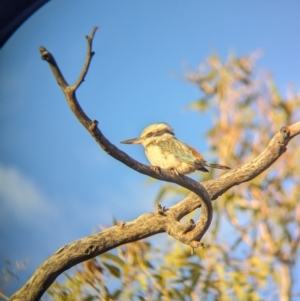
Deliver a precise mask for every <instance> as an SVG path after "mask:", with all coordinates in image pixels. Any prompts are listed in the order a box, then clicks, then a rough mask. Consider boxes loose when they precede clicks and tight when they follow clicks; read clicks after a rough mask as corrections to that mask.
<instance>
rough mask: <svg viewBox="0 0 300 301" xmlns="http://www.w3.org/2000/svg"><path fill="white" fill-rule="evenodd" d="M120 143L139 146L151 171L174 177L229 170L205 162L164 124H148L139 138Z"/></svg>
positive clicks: (222, 166)
mask: <svg viewBox="0 0 300 301" xmlns="http://www.w3.org/2000/svg"><path fill="white" fill-rule="evenodd" d="M120 143H123V144H141V145H142V146H143V147H144V148H145V153H146V157H147V158H148V160H149V162H150V164H151V167H152V168H153V169H157V168H162V169H167V170H170V171H172V172H173V173H175V174H176V175H181V174H189V173H192V172H194V171H196V170H200V171H203V172H208V170H207V169H206V168H205V167H212V168H218V169H230V167H228V166H224V165H220V164H215V163H209V162H207V161H205V160H204V158H203V157H202V155H201V154H200V153H199V152H198V151H197V150H196V149H195V148H193V147H191V146H189V145H187V144H186V143H184V142H182V141H179V140H178V139H177V138H176V137H175V134H174V130H173V129H172V127H171V126H170V125H169V124H167V123H165V122H158V123H154V124H150V125H149V126H147V127H146V128H145V129H144V130H143V131H142V133H141V135H140V137H138V138H133V139H128V140H124V141H121V142H120Z"/></svg>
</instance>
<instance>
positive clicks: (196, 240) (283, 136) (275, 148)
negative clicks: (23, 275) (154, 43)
mask: <svg viewBox="0 0 300 301" xmlns="http://www.w3.org/2000/svg"><path fill="white" fill-rule="evenodd" d="M96 29H97V28H96V27H95V28H94V29H93V31H92V35H91V36H90V37H87V40H88V53H87V58H86V62H85V64H84V68H83V70H82V72H81V74H80V76H79V78H78V80H77V81H76V83H75V84H74V85H73V86H69V85H68V84H67V82H66V80H65V79H64V77H63V75H62V73H61V71H60V70H59V67H58V65H57V64H56V62H55V59H54V57H53V56H52V55H51V53H50V52H48V51H47V50H46V49H45V48H44V47H40V53H41V57H42V59H44V60H46V61H47V62H48V63H49V66H50V68H51V70H52V72H53V75H54V77H55V78H56V80H57V82H58V84H59V86H60V87H61V89H62V91H63V93H64V94H65V97H66V99H67V102H68V104H69V106H70V108H71V110H72V111H73V113H74V114H75V116H76V117H77V118H78V120H79V121H80V122H81V123H82V124H83V126H84V127H85V128H86V129H87V130H88V132H89V133H90V134H91V135H92V136H93V137H94V139H95V140H96V142H97V143H98V144H99V145H100V146H101V148H102V149H103V150H104V151H105V152H107V153H108V154H109V155H111V156H112V157H114V158H115V159H117V160H119V161H121V162H122V163H124V164H126V165H127V166H129V167H130V168H132V169H134V170H136V171H138V172H140V173H143V174H145V175H148V176H151V177H153V178H156V179H158V180H163V181H168V182H172V183H176V184H178V185H181V186H183V187H185V188H187V189H189V190H190V191H192V193H190V194H189V195H188V196H187V197H186V198H185V199H184V200H182V201H181V202H179V203H178V204H176V205H174V206H172V207H171V208H169V209H165V208H162V207H161V206H160V205H159V206H158V208H157V212H153V213H146V214H143V215H141V216H140V217H138V218H137V219H136V220H134V221H131V222H127V223H121V224H120V225H117V226H114V227H111V228H109V229H106V230H104V231H102V232H100V233H98V234H95V235H92V236H89V237H85V238H82V239H80V240H77V241H75V242H72V243H70V244H68V245H66V246H64V247H62V248H60V249H59V250H58V251H57V252H56V253H54V254H53V255H52V256H51V257H49V258H48V259H47V260H46V261H45V262H44V263H43V264H42V265H41V266H40V267H39V268H37V270H36V271H35V273H34V274H33V276H32V277H31V278H30V280H29V281H28V282H27V283H26V284H25V285H24V286H23V287H22V288H21V289H20V290H19V291H17V292H16V293H15V294H14V295H13V296H12V297H11V298H10V299H9V300H22V301H27V300H28V301H29V300H30V301H33V300H35V301H37V300H39V299H40V298H41V296H42V294H43V293H44V292H45V291H46V289H47V288H48V287H49V286H50V285H51V284H52V283H53V281H54V280H55V279H56V277H57V276H59V275H60V274H61V273H62V272H64V271H65V270H67V269H69V268H71V267H72V266H74V265H76V264H78V263H80V262H83V261H85V260H88V259H90V258H93V257H95V256H98V255H100V254H102V253H104V252H107V251H109V250H111V249H113V248H115V247H117V246H120V245H122V244H125V243H128V242H133V241H137V240H140V239H143V238H146V237H149V236H152V235H155V234H158V233H162V232H167V233H168V234H169V235H171V236H172V237H174V238H175V239H177V240H178V241H180V242H182V243H185V244H187V245H189V246H191V247H192V248H197V247H201V243H200V240H201V238H202V237H203V235H204V234H205V232H206V231H207V229H208V227H209V225H210V222H211V219H212V205H211V201H210V200H214V199H217V198H218V196H220V195H222V194H223V193H224V192H225V191H227V190H228V189H230V188H231V187H233V186H235V185H239V184H241V183H243V182H246V181H249V180H251V179H253V178H255V177H256V176H257V175H259V174H260V173H261V172H263V171H264V170H265V169H267V168H268V167H269V166H270V165H271V164H273V163H274V162H275V161H276V160H277V159H278V158H279V157H280V156H281V154H282V153H284V152H285V150H286V146H287V144H288V142H289V140H290V139H292V138H293V137H294V136H296V135H298V134H299V133H300V122H298V123H295V124H293V125H291V126H289V127H283V128H282V129H281V131H280V132H279V133H278V134H276V135H275V136H274V137H273V139H272V140H271V141H270V143H269V145H268V147H267V148H266V149H265V150H264V151H263V152H262V153H261V154H260V155H259V156H258V157H257V158H255V159H254V160H253V161H251V162H249V163H246V164H243V165H240V166H237V167H236V168H234V169H233V170H232V171H230V172H228V173H226V174H225V175H223V176H222V177H220V178H219V179H216V180H211V181H206V182H203V183H202V185H201V184H199V183H197V182H196V181H194V180H192V179H190V178H188V177H186V176H175V175H174V174H172V173H170V172H168V171H165V170H161V171H160V172H156V171H154V170H153V169H151V168H150V167H149V166H146V165H144V164H141V163H139V162H138V161H136V160H134V159H132V158H131V157H130V156H128V155H127V154H126V153H124V152H122V151H121V150H119V149H118V148H117V147H116V146H115V145H113V144H111V143H110V142H109V141H108V140H107V139H106V137H105V136H104V135H103V134H102V132H101V131H100V129H99V128H98V127H97V126H98V122H97V121H96V120H95V121H91V119H89V117H88V116H87V115H86V114H85V113H84V111H83V110H82V108H81V107H80V105H79V103H78V101H77V99H76V94H75V92H76V90H77V89H78V87H79V86H80V84H81V83H82V82H83V80H84V78H85V76H86V74H87V71H88V68H89V65H90V61H91V58H92V56H93V52H92V50H91V45H92V40H93V37H94V34H95V31H96ZM199 207H202V210H201V211H202V212H201V216H200V218H199V220H198V221H197V223H196V224H194V222H193V221H192V220H191V221H189V222H188V223H186V224H180V223H179V221H180V220H181V219H182V218H183V217H184V216H185V215H187V214H188V213H190V212H192V211H193V210H195V209H196V208H199Z"/></svg>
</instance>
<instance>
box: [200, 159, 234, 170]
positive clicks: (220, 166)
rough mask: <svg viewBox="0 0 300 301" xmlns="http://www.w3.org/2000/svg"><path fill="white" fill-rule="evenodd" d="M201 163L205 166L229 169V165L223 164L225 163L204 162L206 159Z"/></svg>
mask: <svg viewBox="0 0 300 301" xmlns="http://www.w3.org/2000/svg"><path fill="white" fill-rule="evenodd" d="M202 164H203V165H205V166H208V167H212V168H218V169H231V168H230V167H228V166H225V165H220V164H215V163H209V162H206V161H205V162H203V163H202Z"/></svg>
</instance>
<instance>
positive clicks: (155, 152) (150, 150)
mask: <svg viewBox="0 0 300 301" xmlns="http://www.w3.org/2000/svg"><path fill="white" fill-rule="evenodd" d="M145 153H146V156H147V158H148V160H149V162H150V163H151V165H152V166H159V167H161V168H163V169H176V170H177V171H178V172H179V173H181V174H186V173H190V172H193V171H195V170H196V168H195V166H193V165H191V164H187V163H185V162H182V161H180V160H178V158H176V157H175V156H174V155H173V154H172V153H171V152H165V151H163V150H162V148H161V147H159V146H157V145H155V144H150V145H148V146H147V147H146V148H145Z"/></svg>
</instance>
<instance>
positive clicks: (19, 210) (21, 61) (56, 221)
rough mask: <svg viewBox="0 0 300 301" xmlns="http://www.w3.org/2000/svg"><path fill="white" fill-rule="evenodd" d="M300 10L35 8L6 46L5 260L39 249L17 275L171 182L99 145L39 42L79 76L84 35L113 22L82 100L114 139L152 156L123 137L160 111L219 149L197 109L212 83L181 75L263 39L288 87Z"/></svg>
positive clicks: (184, 5)
mask: <svg viewBox="0 0 300 301" xmlns="http://www.w3.org/2000/svg"><path fill="white" fill-rule="evenodd" d="M299 11H300V2H299V1H297V0H294V1H285V2H283V1H274V0H273V1H271V0H267V1H263V2H262V1H258V0H256V1H237V0H228V1H199V0H198V1H196V0H190V1H178V0H164V1H158V0H156V1H155V0H153V1H143V0H140V1H132V0H127V1H124V0H123V1H121V0H115V1H104V0H98V1H96V0H89V1H79V0H72V1H62V0H53V1H51V2H50V3H48V4H46V5H45V6H43V7H42V8H41V9H40V10H39V11H37V13H35V14H34V15H33V16H32V17H31V18H30V19H28V20H27V21H26V22H25V23H24V24H23V25H22V26H21V27H20V28H19V29H18V30H17V31H16V32H15V34H14V35H13V36H12V37H11V38H10V39H9V40H8V42H7V43H6V44H5V45H4V47H3V48H2V49H1V50H0V66H1V68H0V124H1V125H0V137H1V144H0V227H1V228H0V231H1V232H0V240H1V244H0V265H2V262H3V259H9V260H11V261H12V262H14V261H15V260H18V261H21V260H23V259H26V258H27V259H28V267H27V270H26V271H23V272H20V274H19V276H20V281H19V282H18V283H15V284H13V285H18V286H19V285H22V284H23V283H24V281H25V280H26V279H27V277H28V276H29V275H30V274H31V273H32V271H33V270H34V269H35V268H36V267H37V266H38V265H39V264H40V263H41V262H42V261H43V260H45V259H46V258H47V257H48V256H50V255H51V254H52V253H53V252H55V251H56V250H57V249H58V248H59V247H61V246H62V245H64V244H67V243H69V242H71V241H73V240H75V239H78V238H80V237H83V236H87V235H90V234H91V232H92V231H97V227H98V225H107V226H108V225H111V223H112V218H113V217H115V218H117V219H119V220H124V221H128V220H131V219H134V218H136V217H138V216H139V215H140V214H142V213H144V212H147V211H152V210H153V208H154V207H153V199H154V197H155V195H156V193H157V191H158V189H159V185H160V184H159V183H157V184H155V185H148V184H147V183H146V180H147V178H146V177H145V176H144V175H140V174H137V173H136V172H134V171H132V170H130V169H129V168H127V167H126V166H123V165H122V164H121V163H120V162H117V161H115V160H114V159H112V158H110V157H109V156H108V155H107V154H105V153H104V152H103V151H102V150H101V149H100V148H99V147H98V146H97V145H96V143H95V142H94V140H93V139H92V138H91V137H90V136H89V134H88V133H87V132H86V131H85V129H84V128H83V127H82V126H81V124H79V122H78V121H77V120H76V119H75V117H74V116H73V115H72V113H71V111H70V109H69V108H68V106H67V104H66V101H65V99H64V96H63V94H62V92H61V90H60V88H59V87H58V85H57V84H56V83H55V80H54V78H53V76H52V74H51V72H50V69H49V68H48V66H47V64H46V63H45V62H44V61H42V60H41V59H40V56H39V52H38V47H39V46H41V45H43V46H45V47H46V48H47V49H48V50H49V51H50V52H52V53H53V55H54V56H55V58H56V60H57V62H58V64H59V66H60V67H61V70H62V72H63V74H64V75H65V77H66V79H67V81H68V82H69V83H70V84H71V83H74V81H75V80H76V79H77V77H78V75H79V72H80V70H81V68H82V65H83V62H84V59H85V54H86V42H85V39H84V36H85V35H86V34H90V33H91V30H92V28H93V26H94V25H99V26H101V28H100V29H99V30H98V32H97V34H96V37H95V40H94V44H93V49H94V51H95V52H96V55H95V56H94V58H93V60H92V64H91V67H90V70H89V73H88V75H87V77H86V81H85V82H84V84H83V85H82V86H81V87H80V89H79V91H78V93H77V95H78V99H79V101H80V103H81V105H82V107H83V108H84V110H85V111H86V113H87V114H88V115H89V117H90V118H92V119H97V120H98V121H99V127H100V128H101V130H102V131H103V133H104V134H105V135H106V136H107V138H108V139H110V141H111V142H112V143H115V144H116V145H117V146H118V147H120V148H121V149H122V150H124V151H126V152H127V153H128V154H129V155H131V156H132V157H134V158H135V159H137V160H140V161H141V162H144V163H146V162H147V161H146V158H145V156H144V152H143V149H142V147H139V146H127V145H121V144H119V141H121V140H124V139H129V138H133V137H136V136H138V135H139V134H140V132H141V131H142V129H143V128H144V127H145V126H146V125H148V124H150V123H152V122H157V121H165V122H168V123H170V124H171V125H172V126H173V128H174V129H175V132H176V134H177V136H178V138H180V139H182V140H184V141H185V142H187V143H189V144H191V145H193V146H194V147H196V148H197V149H198V150H199V151H200V152H202V153H204V154H205V152H207V151H208V149H209V145H207V143H206V141H205V136H204V133H205V131H206V129H207V128H208V127H209V125H210V120H211V118H210V116H202V117H200V116H199V114H197V113H196V112H193V111H189V110H187V109H186V106H187V105H188V104H189V103H191V102H192V101H194V100H196V99H197V98H198V97H199V96H200V92H199V91H198V90H197V89H196V88H195V87H194V86H191V85H190V84H188V83H187V82H184V81H183V80H181V79H180V75H183V74H184V73H185V70H186V68H187V66H188V67H189V68H191V69H193V70H195V69H196V68H197V67H198V65H199V64H200V63H201V62H203V61H204V60H205V58H206V57H207V56H209V55H211V54H213V53H218V54H219V55H220V56H221V57H223V58H225V57H226V56H227V55H228V54H229V53H230V52H234V53H235V54H237V55H242V54H250V53H251V52H253V51H257V50H261V51H262V52H263V54H264V55H263V57H262V58H261V59H260V60H259V66H260V67H263V68H265V69H268V70H271V71H272V73H273V75H274V78H275V81H276V83H277V84H278V85H279V87H280V89H281V91H282V93H283V94H284V93H285V91H286V87H287V85H288V84H289V83H293V84H294V85H295V86H296V87H297V88H298V89H299V87H300V62H299V53H300V42H299V38H298V35H299V32H300V19H299ZM208 159H209V158H208ZM10 288H11V287H10ZM10 292H11V289H10V290H8V293H10Z"/></svg>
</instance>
